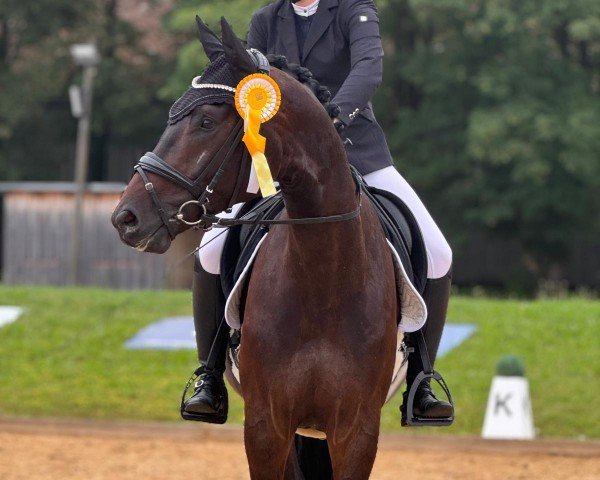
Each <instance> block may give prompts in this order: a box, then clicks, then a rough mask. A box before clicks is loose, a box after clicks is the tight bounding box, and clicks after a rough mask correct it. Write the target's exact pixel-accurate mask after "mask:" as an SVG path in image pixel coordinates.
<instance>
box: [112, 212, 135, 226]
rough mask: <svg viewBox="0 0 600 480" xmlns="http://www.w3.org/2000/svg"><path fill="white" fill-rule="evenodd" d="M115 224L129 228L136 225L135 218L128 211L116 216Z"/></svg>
mask: <svg viewBox="0 0 600 480" xmlns="http://www.w3.org/2000/svg"><path fill="white" fill-rule="evenodd" d="M117 223H118V224H119V225H125V226H127V227H131V226H133V225H135V224H136V223H137V217H136V216H135V215H134V213H133V212H131V211H130V210H122V211H121V212H119V214H118V215H117Z"/></svg>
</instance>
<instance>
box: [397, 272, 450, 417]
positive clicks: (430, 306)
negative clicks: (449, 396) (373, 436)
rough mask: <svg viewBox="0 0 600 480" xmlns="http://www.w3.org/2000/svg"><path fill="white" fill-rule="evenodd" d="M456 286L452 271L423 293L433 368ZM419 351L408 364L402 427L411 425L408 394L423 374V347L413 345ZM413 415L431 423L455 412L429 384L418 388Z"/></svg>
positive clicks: (431, 281)
mask: <svg viewBox="0 0 600 480" xmlns="http://www.w3.org/2000/svg"><path fill="white" fill-rule="evenodd" d="M451 283H452V270H450V271H449V272H448V273H447V274H446V276H444V277H442V278H436V279H428V280H427V284H426V285H425V292H424V293H423V300H425V304H426V305H427V322H426V323H425V326H424V327H423V336H424V337H425V345H426V346H427V352H428V353H429V359H430V361H431V366H432V367H433V363H434V362H435V358H436V356H437V351H438V347H439V346H440V340H441V338H442V332H443V331H444V324H445V323H446V311H447V310H448V300H449V298H450V285H451ZM412 344H413V345H412V346H413V348H414V349H415V351H414V353H413V354H412V355H411V357H410V360H409V362H408V371H407V373H406V385H407V387H406V391H405V392H404V395H403V404H402V406H401V407H400V411H401V412H402V425H407V421H406V419H407V412H406V407H407V401H408V392H409V391H410V387H411V385H412V384H413V381H414V380H415V378H416V376H417V375H418V374H419V373H421V372H422V371H423V361H422V359H421V355H420V351H419V344H418V343H417V342H415V341H413V342H412ZM413 414H414V415H415V416H418V417H424V418H431V419H444V418H449V417H451V416H453V414H454V409H453V408H452V405H451V404H450V403H448V402H446V401H445V400H438V399H437V398H435V395H434V394H433V392H432V391H431V387H430V385H429V381H423V382H421V384H420V385H419V387H418V388H417V391H416V393H415V399H414V403H413Z"/></svg>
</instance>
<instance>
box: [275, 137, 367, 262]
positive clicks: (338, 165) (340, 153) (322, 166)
mask: <svg viewBox="0 0 600 480" xmlns="http://www.w3.org/2000/svg"><path fill="white" fill-rule="evenodd" d="M334 135H335V133H334ZM289 150H290V151H289V152H288V153H287V155H288V158H287V159H286V161H285V162H284V163H283V164H282V165H284V168H283V169H282V171H281V174H280V175H279V176H278V180H279V182H280V187H281V191H282V194H283V199H284V201H285V206H286V210H287V214H288V216H289V217H290V218H306V217H325V216H329V215H337V214H344V213H349V212H352V211H353V210H355V209H356V208H358V204H359V197H358V195H357V193H356V185H355V183H354V180H353V179H352V175H351V173H350V169H349V167H348V164H347V159H346V154H345V151H344V147H343V146H342V145H341V142H339V139H338V138H337V137H334V138H329V139H328V140H323V139H317V138H315V139H314V141H313V142H310V141H304V142H303V143H302V145H295V146H293V145H291V148H290V149H289ZM287 231H288V232H289V234H288V239H287V243H288V246H289V247H290V248H288V249H287V255H289V256H290V257H294V258H295V259H296V260H302V261H306V262H307V264H312V265H315V264H318V265H319V266H322V267H323V268H324V269H328V268H335V267H334V264H338V265H339V264H343V263H345V262H350V261H352V262H359V263H360V262H361V259H362V258H365V255H363V254H364V252H365V244H364V238H363V228H362V224H361V220H360V219H351V220H344V221H339V222H331V223H320V224H319V223H316V224H312V225H300V226H293V227H290V228H289V229H288V230H287ZM296 257H298V258H296ZM312 257H314V258H312ZM290 259H291V258H290Z"/></svg>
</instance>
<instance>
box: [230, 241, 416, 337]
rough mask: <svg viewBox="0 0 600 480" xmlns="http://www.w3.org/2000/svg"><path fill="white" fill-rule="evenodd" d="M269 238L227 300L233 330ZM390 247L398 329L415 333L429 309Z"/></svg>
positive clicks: (238, 319) (238, 325)
mask: <svg viewBox="0 0 600 480" xmlns="http://www.w3.org/2000/svg"><path fill="white" fill-rule="evenodd" d="M267 236H268V234H267V235H265V236H264V237H263V238H262V239H261V240H260V242H259V243H258V245H257V246H256V249H255V250H254V252H252V256H251V257H250V260H249V261H248V264H247V265H246V266H245V268H244V270H243V271H242V274H241V275H240V278H238V280H237V282H236V283H235V285H234V287H233V290H232V291H231V294H230V295H229V298H227V303H226V304H225V319H226V320H227V323H228V324H229V326H230V327H231V328H235V329H239V328H240V327H241V323H242V322H241V318H240V302H241V300H242V292H243V291H244V286H245V285H246V282H247V281H248V278H249V277H248V272H249V271H250V269H251V268H252V264H253V263H254V259H255V258H256V255H257V254H258V251H259V250H260V247H261V245H262V244H263V242H264V241H265V239H266V238H267ZM388 245H389V246H390V248H391V250H392V258H393V260H394V268H395V271H396V287H397V289H398V300H399V301H400V305H401V309H402V310H401V312H400V314H401V320H400V324H399V325H398V327H399V328H400V329H402V331H404V332H415V331H417V330H419V329H420V328H421V327H422V326H423V325H424V324H425V320H426V319H427V307H426V306H425V302H424V301H423V299H422V298H421V295H419V293H418V292H417V290H416V289H415V287H414V286H413V284H412V283H411V282H410V280H409V279H408V275H407V274H406V270H404V266H403V265H402V262H401V261H400V257H399V256H398V253H397V252H396V250H394V247H393V246H392V244H391V243H390V242H389V241H388Z"/></svg>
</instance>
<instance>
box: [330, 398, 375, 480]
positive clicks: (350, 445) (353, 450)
mask: <svg viewBox="0 0 600 480" xmlns="http://www.w3.org/2000/svg"><path fill="white" fill-rule="evenodd" d="M380 415H381V409H378V408H373V407H368V408H365V409H360V410H359V411H358V416H359V421H358V422H357V423H355V424H354V425H353V426H352V427H350V428H347V427H346V426H340V425H337V426H335V427H334V428H332V432H331V435H330V432H329V431H328V432H327V437H328V443H329V452H330V455H331V465H332V468H333V478H334V479H335V480H368V478H369V477H370V475H371V470H372V469H373V464H374V463H375V457H376V455H377V443H378V441H379V422H380Z"/></svg>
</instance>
